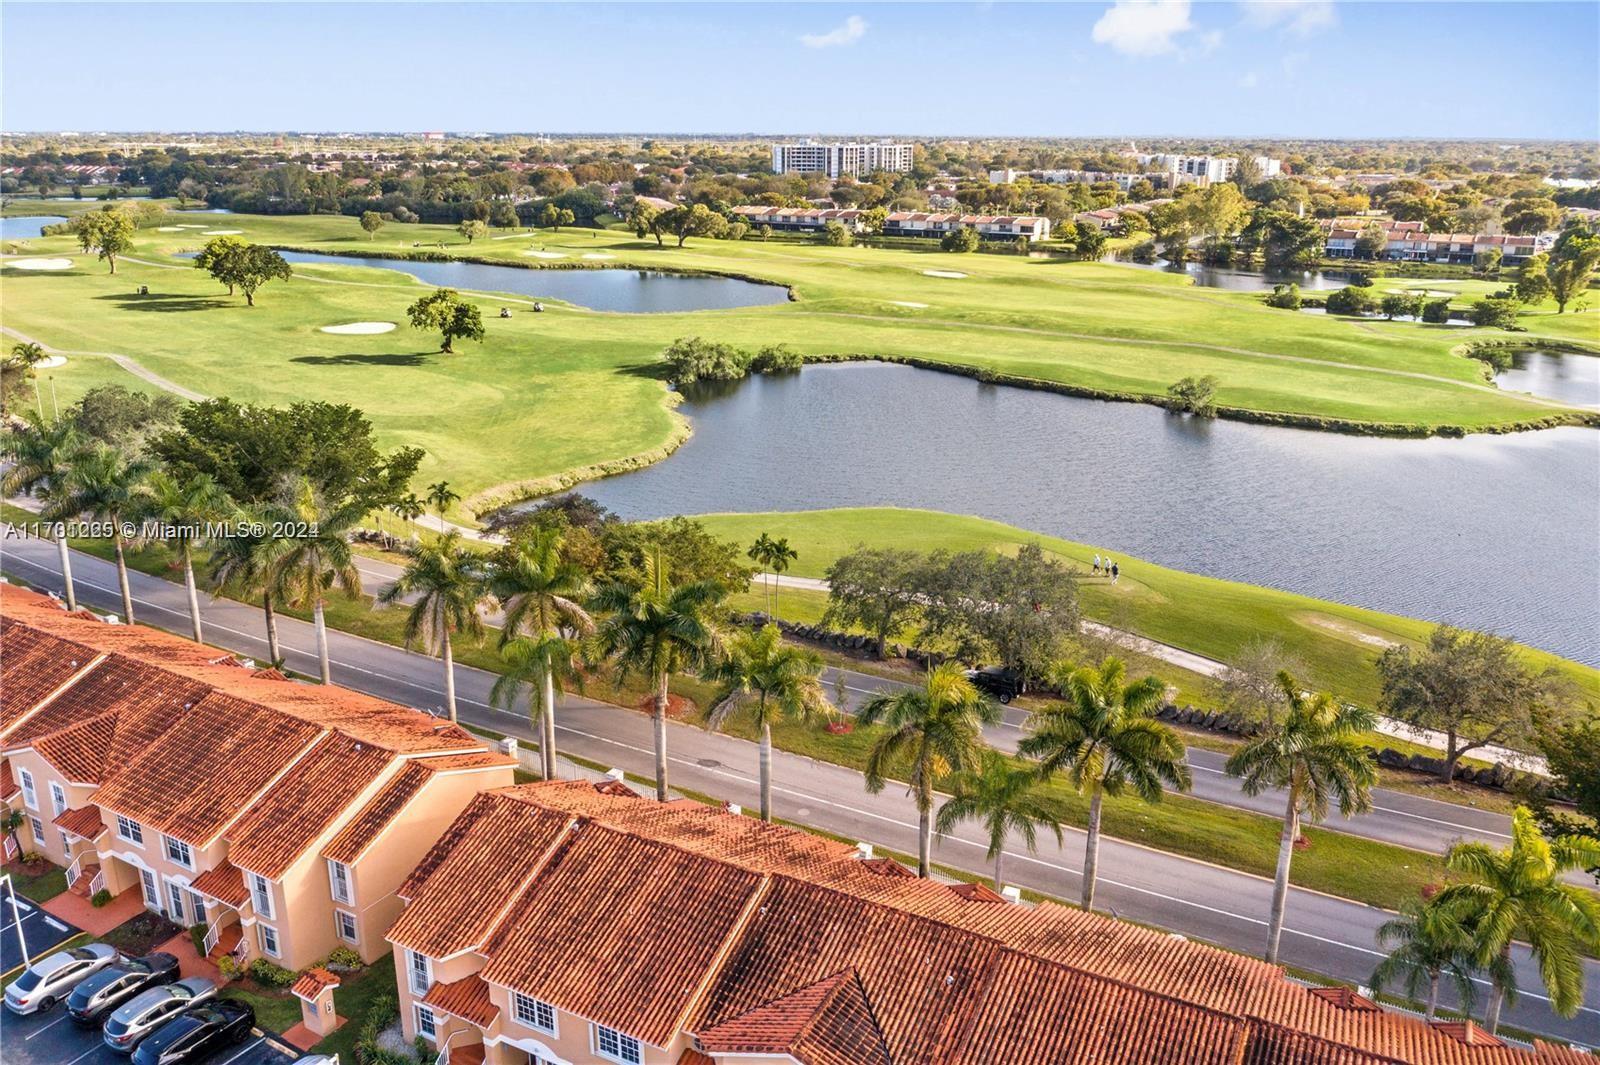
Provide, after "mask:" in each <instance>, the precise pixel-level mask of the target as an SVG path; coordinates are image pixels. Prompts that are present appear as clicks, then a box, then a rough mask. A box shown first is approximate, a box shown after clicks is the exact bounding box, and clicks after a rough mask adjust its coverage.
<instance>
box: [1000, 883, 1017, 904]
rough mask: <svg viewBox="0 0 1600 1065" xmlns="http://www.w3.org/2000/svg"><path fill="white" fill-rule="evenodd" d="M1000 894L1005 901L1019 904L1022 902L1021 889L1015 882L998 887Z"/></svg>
mask: <svg viewBox="0 0 1600 1065" xmlns="http://www.w3.org/2000/svg"><path fill="white" fill-rule="evenodd" d="M1000 895H1001V897H1002V898H1004V899H1005V900H1006V901H1007V902H1010V903H1015V904H1018V905H1020V904H1021V903H1022V889H1021V888H1019V887H1017V886H1016V885H1015V884H1007V885H1006V886H1005V887H1003V888H1001V889H1000Z"/></svg>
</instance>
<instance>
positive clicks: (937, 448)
mask: <svg viewBox="0 0 1600 1065" xmlns="http://www.w3.org/2000/svg"><path fill="white" fill-rule="evenodd" d="M1569 358H1576V356H1570V357H1569ZM692 391H693V390H691V392H692ZM681 409H682V410H683V412H684V413H685V414H686V415H688V416H689V418H690V419H691V420H692V421H693V424H694V435H693V436H692V437H691V438H690V439H689V441H688V442H687V443H686V444H684V445H683V447H682V448H680V449H679V450H678V451H677V452H676V453H675V454H674V455H673V456H672V457H670V458H668V459H666V460H664V461H662V462H659V463H656V464H655V465H653V466H650V467H647V468H645V469H643V470H638V471H635V472H633V473H628V474H623V475H621V476H618V477H612V478H608V479H605V480H601V481H594V482H590V483H588V484H585V485H582V486H580V487H579V488H578V489H577V491H580V492H582V493H583V494H585V495H589V496H593V497H594V498H595V499H597V500H599V501H600V502H601V503H603V504H605V505H606V506H607V507H609V508H611V509H612V510H615V511H617V512H618V513H619V514H621V515H623V516H624V517H629V518H654V517H662V516H667V515H672V514H695V513H703V512H707V511H723V510H729V511H763V510H804V509H814V508H822V507H843V506H880V505H886V506H903V507H927V508H930V509H934V510H943V511H950V512H954V513H961V514H978V515H981V516H983V517H986V518H993V519H996V520H999V521H1004V522H1009V523H1011V524H1013V525H1017V526H1020V527H1022V528H1024V529H1033V530H1037V531H1040V532H1045V533H1051V534H1054V535H1057V536H1062V537H1066V538H1068V539H1072V540H1078V541H1082V542H1084V543H1088V544H1092V545H1095V546H1097V547H1101V548H1103V549H1104V550H1107V551H1109V552H1112V553H1114V554H1117V555H1123V554H1127V555H1133V556H1137V557H1140V558H1145V559H1149V560H1150V561H1153V562H1159V563H1161V564H1163V565H1168V566H1173V567H1176V568H1179V569H1184V570H1189V571H1192V572H1195V573H1204V574H1209V575H1211V576H1216V577H1225V578H1228V579H1231V580H1238V581H1247V582H1249V583H1252V584H1263V585H1271V586H1273V587H1277V588H1284V589H1288V590H1291V591H1296V592H1303V593H1305V594H1307V595H1314V596H1319V597H1322V598H1327V599H1334V600H1339V601H1341V602H1346V603H1353V604H1357V605H1360V606H1366V607H1371V608H1373V609H1377V610H1385V611H1391V612H1393V613H1397V614H1405V615H1410V616H1414V617H1420V618H1430V619H1439V620H1447V621H1451V622H1455V623H1457V624H1461V625H1468V626H1472V627H1476V628H1483V629H1491V630H1494V631H1497V632H1500V633H1503V634H1506V635H1509V636H1514V637H1515V638H1517V639H1519V640H1523V641H1525V642H1527V643H1530V644H1533V645H1535V646H1538V647H1543V648H1546V649H1547V650H1550V651H1554V652H1556V653H1558V654H1562V655H1566V656H1567V657H1570V658H1573V659H1576V660H1578V661H1581V662H1586V663H1588V664H1590V665H1600V640H1597V639H1596V634H1597V633H1600V596H1597V595H1596V589H1597V588H1600V520H1597V519H1600V432H1596V431H1595V430H1592V429H1581V428H1564V429H1552V430H1546V431H1543V432H1538V433H1519V434H1514V435H1509V436H1495V435H1487V434H1475V435H1472V436H1469V437H1467V438H1465V439H1424V440H1410V439H1384V438H1370V437H1359V436H1346V435H1341V434H1337V433H1317V432H1312V431H1308V430H1298V429H1285V428H1279V427H1274V426H1263V425H1252V424H1248V423H1244V422H1233V421H1225V420H1218V421H1214V422H1207V421H1196V420H1193V419H1187V418H1183V417H1178V416H1174V415H1171V414H1168V413H1166V412H1165V411H1163V410H1161V409H1160V408H1157V407H1153V406H1148V405H1144V404H1130V403H1104V402H1100V401H1097V400H1089V399H1079V398H1075V397H1070V396H1061V395H1056V394H1053V393H1049V392H1039V391H1033V390H1029V389H1022V388H1008V387H1003V386H993V385H982V384H979V383H977V382H975V381H973V380H971V379H970V378H966V377H960V376H956V375H953V374H943V373H938V372H936V371H931V370H919V369H914V368H911V367H904V366H894V365H889V364H880V363H850V364H842V365H834V366H808V367H806V369H805V370H804V371H802V372H801V373H799V374H792V375H787V376H781V377H754V378H752V379H750V380H749V381H747V382H745V383H743V384H741V385H736V386H733V387H731V388H728V387H724V388H720V389H715V390H709V391H703V392H700V393H698V394H691V395H689V397H688V399H687V402H685V403H684V405H683V407H682V408H681ZM780 531H781V530H780ZM1129 568H1130V570H1131V569H1132V567H1129Z"/></svg>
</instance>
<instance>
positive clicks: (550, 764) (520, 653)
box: [489, 633, 583, 780]
mask: <svg viewBox="0 0 1600 1065" xmlns="http://www.w3.org/2000/svg"><path fill="white" fill-rule="evenodd" d="M581 646H582V645H581V644H580V643H579V642H578V641H577V640H573V639H569V638H567V637H565V636H562V635H560V634H559V633H557V634H554V635H551V636H547V637H544V638H542V639H536V638H534V637H532V636H513V637H511V638H510V639H503V640H502V641H501V643H500V660H501V661H502V662H503V663H504V664H505V665H504V667H503V668H502V669H501V671H500V675H499V676H498V677H496V678H495V681H494V686H493V687H492V688H490V689H489V705H490V706H495V707H499V708H500V709H502V710H507V711H513V710H515V709H516V705H517V695H518V693H519V692H521V691H522V690H523V689H527V691H528V712H529V716H530V717H531V718H532V721H533V725H534V728H535V729H536V730H537V731H538V734H539V772H540V775H541V776H542V777H543V778H544V779H545V780H554V779H556V751H555V739H554V736H555V731H556V729H555V712H554V710H553V709H551V708H552V707H553V706H554V705H555V693H556V692H565V691H566V690H567V685H566V682H567V681H576V682H577V683H578V684H579V685H580V686H581V684H582V681H583V674H582V671H581V666H582V659H581V657H580V655H579V648H580V647H581ZM546 700H548V701H546Z"/></svg>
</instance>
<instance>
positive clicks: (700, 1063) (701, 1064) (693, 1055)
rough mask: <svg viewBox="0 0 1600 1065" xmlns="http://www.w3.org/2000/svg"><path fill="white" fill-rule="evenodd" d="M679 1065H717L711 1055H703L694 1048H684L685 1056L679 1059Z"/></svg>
mask: <svg viewBox="0 0 1600 1065" xmlns="http://www.w3.org/2000/svg"><path fill="white" fill-rule="evenodd" d="M678 1065H717V1063H716V1060H715V1059H714V1058H712V1057H711V1055H710V1054H702V1053H700V1051H698V1050H696V1049H695V1048H694V1047H684V1048H683V1054H682V1055H681V1056H680V1057H679V1058H678Z"/></svg>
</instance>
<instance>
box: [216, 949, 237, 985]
mask: <svg viewBox="0 0 1600 1065" xmlns="http://www.w3.org/2000/svg"><path fill="white" fill-rule="evenodd" d="M217 972H218V974H219V975H221V977H222V979H223V980H225V981H228V982H232V981H234V980H237V979H239V977H240V976H242V975H243V973H242V972H240V970H239V963H238V962H236V961H234V960H233V955H231V954H224V955H223V956H222V958H221V959H220V960H219V961H218V962H217Z"/></svg>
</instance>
